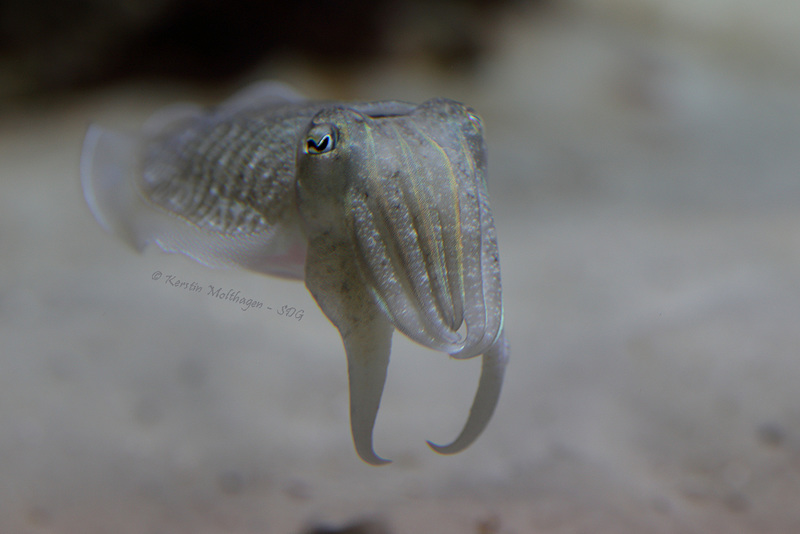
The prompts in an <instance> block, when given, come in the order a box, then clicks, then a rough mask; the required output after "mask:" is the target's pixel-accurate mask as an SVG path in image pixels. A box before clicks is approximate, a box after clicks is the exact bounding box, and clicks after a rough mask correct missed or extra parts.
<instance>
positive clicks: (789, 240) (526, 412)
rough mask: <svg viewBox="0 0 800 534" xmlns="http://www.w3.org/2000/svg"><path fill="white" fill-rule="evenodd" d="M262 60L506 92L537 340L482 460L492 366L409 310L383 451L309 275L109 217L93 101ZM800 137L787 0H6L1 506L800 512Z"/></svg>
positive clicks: (741, 528)
mask: <svg viewBox="0 0 800 534" xmlns="http://www.w3.org/2000/svg"><path fill="white" fill-rule="evenodd" d="M259 79H277V80H281V81H283V82H286V83H288V84H290V85H292V86H294V87H295V88H296V89H297V90H298V91H300V92H302V93H304V94H306V95H308V96H309V97H311V98H325V99H329V98H333V99H341V100H379V99H401V100H407V101H412V102H421V101H424V100H426V99H428V98H432V97H436V96H445V97H449V98H453V99H456V100H460V101H463V102H465V103H467V104H469V105H470V106H472V107H474V108H475V109H477V110H478V111H479V112H480V113H481V115H482V116H483V118H484V121H485V124H486V132H487V142H488V145H489V171H490V184H489V185H490V194H491V196H492V207H493V210H494V215H495V219H496V223H497V228H498V235H499V241H500V253H501V263H502V268H503V283H504V290H505V291H504V300H505V307H506V325H507V326H506V328H507V332H508V335H509V339H510V341H511V344H512V351H513V352H512V360H511V364H510V367H509V371H508V377H507V382H506V385H505V389H504V392H503V396H502V398H501V402H500V405H499V407H498V409H497V412H496V414H495V416H494V420H493V421H492V423H491V424H490V426H489V427H488V429H487V430H486V432H485V433H484V435H483V436H482V437H481V438H480V439H479V440H478V441H477V442H476V443H475V444H474V445H473V446H472V447H471V448H469V449H468V450H466V451H465V452H463V453H461V454H459V455H456V456H453V457H441V456H438V455H436V454H434V453H433V452H431V451H430V450H429V449H428V448H427V446H426V445H425V442H424V440H425V439H430V440H432V441H434V442H446V441H448V440H450V439H452V438H453V436H455V434H456V433H457V432H458V430H459V429H460V426H461V424H462V423H463V421H464V418H465V417H466V414H467V411H468V408H469V403H470V400H471V399H472V396H473V393H474V389H475V386H476V383H477V376H478V371H479V369H478V367H479V362H477V361H466V362H465V361H455V360H450V359H448V358H447V357H446V355H443V354H439V353H435V352H433V351H428V350H425V349H423V348H421V347H419V346H416V345H414V344H413V343H411V342H409V341H408V340H406V339H404V338H403V337H402V336H400V335H397V336H396V337H395V342H394V349H393V353H392V362H391V365H390V368H389V379H388V383H387V389H386V392H385V395H384V399H383V403H382V406H381V410H380V413H379V416H378V422H377V427H376V434H375V439H376V450H377V452H378V453H379V454H381V455H383V456H386V457H388V458H391V459H393V460H394V463H393V464H391V465H390V466H386V467H380V468H376V467H370V466H367V465H366V464H363V463H362V462H361V461H360V460H359V459H358V457H357V456H356V454H355V452H354V451H353V447H352V443H351V438H350V431H349V421H348V411H347V378H346V368H345V360H344V354H343V350H342V348H341V341H340V339H339V336H338V333H337V332H336V330H335V329H334V328H333V326H332V325H331V324H330V323H328V321H327V320H326V319H325V317H324V316H323V315H322V313H321V312H320V310H319V309H318V308H317V307H316V305H315V303H314V302H313V300H312V298H311V297H310V295H309V294H308V292H307V291H306V289H305V287H304V286H303V284H301V283H293V282H286V281H282V280H277V279H271V278H267V277H264V276H259V275H256V274H253V273H248V272H244V271H233V270H231V271H215V270H209V269H205V268H203V267H202V266H200V265H197V264H195V263H193V262H191V261H190V260H189V259H187V258H184V257H182V256H181V257H178V256H174V255H165V254H161V253H159V252H157V251H156V250H148V251H146V253H144V254H141V255H140V254H136V253H135V252H133V251H131V250H129V249H127V248H125V246H124V245H123V243H122V242H121V241H119V240H117V239H116V238H114V237H113V236H110V235H107V234H105V233H104V232H103V231H102V229H101V228H100V226H99V225H98V224H97V223H96V222H95V221H94V220H93V218H92V216H91V214H90V213H89V210H88V209H87V207H86V205H85V202H84V200H83V198H82V195H81V192H80V187H79V178H78V167H79V158H80V148H81V143H82V140H83V136H84V133H85V131H86V128H87V126H88V125H89V124H90V123H92V122H97V123H100V124H103V125H105V126H108V127H112V128H120V129H136V128H138V127H139V126H140V125H141V124H142V123H143V122H144V121H145V120H146V118H147V117H148V116H149V115H150V114H152V113H153V112H154V111H156V110H157V109H158V108H160V107H162V106H164V105H168V104H171V103H174V102H176V101H189V102H198V103H201V104H207V105H212V104H214V103H216V102H219V101H220V100H222V99H224V98H226V97H227V96H228V95H229V94H231V93H232V92H234V91H236V90H237V89H239V88H240V87H242V86H244V85H246V84H247V83H249V82H251V81H254V80H259ZM798 139H800V5H796V4H794V3H792V2H784V1H782V0H764V1H762V2H758V3H753V2H746V1H744V0H691V1H689V0H677V1H672V2H666V1H663V0H595V1H591V2H590V1H586V0H548V1H538V2H534V1H528V2H525V1H511V0H507V1H500V2H496V1H495V2H490V1H488V0H484V1H481V0H473V1H468V0H464V1H457V0H450V1H448V0H439V1H434V2H422V1H421V0H418V1H404V2H400V1H398V0H377V1H371V2H367V1H360V0H354V1H351V2H346V1H336V0H329V1H327V2H323V1H318V0H308V1H305V2H298V3H291V2H268V1H261V2H256V1H248V0H234V1H229V2H215V1H213V0H200V1H189V0H140V1H133V0H111V1H109V0H62V1H56V0H0V532H3V533H40V532H41V533H43V532H52V533H81V534H94V533H104V532H115V533H153V534H156V533H176V532H187V533H188V532H191V533H221V532H226V533H266V532H268V533H289V534H299V533H312V532H317V533H320V532H327V533H332V532H351V533H361V534H364V533H372V534H374V533H384V534H385V533H420V532H437V533H468V532H472V533H479V534H487V533H493V534H494V533H509V534H510V533H528V532H530V533H577V532H590V533H593V534H602V533H615V534H620V533H629V532H630V533H651V532H653V533H717V532H719V533H725V534H731V533H733V534H736V533H787V534H788V533H796V532H800V507H798V503H799V502H800V387H798V385H800V329H798V328H797V327H796V323H797V320H798V318H800V210H799V209H798V208H800V179H798V170H797V169H798V168H800V151H798V150H797V146H796V145H797V142H798ZM157 272H159V273H162V276H167V275H173V276H176V277H177V278H180V279H182V280H186V281H192V282H196V283H198V284H201V285H208V284H213V285H217V286H222V287H225V288H233V289H235V290H238V291H241V293H242V294H244V295H246V296H248V297H251V298H253V299H256V300H259V301H262V302H264V304H265V306H270V307H273V308H280V307H282V306H288V307H294V308H297V309H302V310H304V313H303V316H302V318H300V319H299V320H298V319H297V317H294V318H288V317H286V316H279V315H277V314H276V313H273V312H269V311H266V310H263V309H260V310H259V309H251V310H248V311H242V310H241V309H240V308H239V307H237V306H235V305H232V304H230V303H228V302H225V301H220V300H218V299H211V298H208V297H207V296H206V295H204V294H196V293H192V292H188V291H184V290H180V289H177V288H173V287H170V286H167V285H165V284H164V283H163V278H161V279H158V280H156V279H155V278H157V276H156V273H157Z"/></svg>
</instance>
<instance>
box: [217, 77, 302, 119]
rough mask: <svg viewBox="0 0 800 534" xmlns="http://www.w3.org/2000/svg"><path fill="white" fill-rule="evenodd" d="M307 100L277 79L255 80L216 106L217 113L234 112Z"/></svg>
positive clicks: (226, 113)
mask: <svg viewBox="0 0 800 534" xmlns="http://www.w3.org/2000/svg"><path fill="white" fill-rule="evenodd" d="M304 100H307V99H306V98H305V97H304V96H303V95H301V94H300V93H298V92H297V91H295V90H294V89H293V88H291V87H290V86H288V85H286V84H285V83H281V82H276V81H258V82H253V83H251V84H250V85H248V86H245V87H244V88H243V89H240V90H239V92H237V93H235V94H234V95H233V96H231V97H230V98H229V99H227V100H226V101H225V102H223V103H222V104H220V105H219V106H218V107H217V108H216V112H217V113H221V114H225V115H228V114H231V115H232V114H234V113H239V112H240V111H244V110H246V109H250V108H254V107H266V106H279V105H281V104H292V103H297V102H303V101H304Z"/></svg>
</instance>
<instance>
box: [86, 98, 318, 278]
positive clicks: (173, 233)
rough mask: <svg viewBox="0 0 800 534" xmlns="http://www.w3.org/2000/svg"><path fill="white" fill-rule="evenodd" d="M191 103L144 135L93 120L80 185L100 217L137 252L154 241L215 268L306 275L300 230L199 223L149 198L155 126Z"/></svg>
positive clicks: (169, 124) (172, 121)
mask: <svg viewBox="0 0 800 534" xmlns="http://www.w3.org/2000/svg"><path fill="white" fill-rule="evenodd" d="M192 109H194V108H190V107H188V106H187V107H184V108H177V107H176V108H173V110H172V111H166V112H161V114H160V115H159V114H156V116H154V118H153V119H151V121H149V123H148V124H147V125H145V128H144V130H143V132H142V134H140V135H136V134H130V133H124V132H118V131H114V130H109V129H106V128H103V127H100V126H97V125H91V126H90V127H89V130H88V131H87V133H86V138H85V140H84V143H83V151H82V153H81V186H82V189H83V194H84V197H85V198H86V203H87V204H88V205H89V209H90V210H91V212H92V215H94V217H95V219H97V222H98V223H100V225H101V226H102V227H103V229H105V230H106V231H107V232H109V233H111V234H115V235H117V236H118V237H120V238H122V239H123V240H124V241H125V242H126V243H128V244H129V245H130V246H132V247H133V248H135V249H136V250H138V251H140V252H141V251H142V250H143V249H144V248H145V247H146V246H147V244H148V243H155V244H157V245H158V247H159V248H161V250H163V251H164V252H179V253H182V254H185V255H187V256H189V257H191V258H193V259H194V260H196V261H197V262H199V263H202V264H203V265H206V266H208V267H212V268H224V267H230V266H233V265H240V266H244V267H247V268H249V269H253V270H255V271H259V272H265V273H268V274H273V275H277V276H284V277H287V278H295V279H302V278H303V259H304V254H305V244H304V243H303V242H302V238H301V235H300V231H299V229H293V228H284V227H281V226H278V225H276V226H274V227H272V228H268V229H266V230H264V231H260V232H258V233H253V234H225V233H222V232H217V231H213V230H210V229H207V228H201V227H199V226H197V225H196V224H193V223H192V222H191V221H189V220H187V219H185V218H183V217H181V216H180V214H178V213H174V212H171V211H169V210H167V209H165V208H162V207H161V206H158V205H156V204H154V203H152V202H150V201H149V200H148V199H147V198H146V196H145V194H144V192H143V191H142V188H141V187H140V185H139V184H140V180H141V179H142V178H141V175H142V172H143V165H144V155H143V154H144V150H145V143H146V142H147V140H148V139H149V138H151V136H152V135H155V134H156V129H159V128H160V129H164V128H166V129H169V128H173V127H176V125H178V124H179V123H181V122H183V121H185V120H189V119H190V115H191V113H192Z"/></svg>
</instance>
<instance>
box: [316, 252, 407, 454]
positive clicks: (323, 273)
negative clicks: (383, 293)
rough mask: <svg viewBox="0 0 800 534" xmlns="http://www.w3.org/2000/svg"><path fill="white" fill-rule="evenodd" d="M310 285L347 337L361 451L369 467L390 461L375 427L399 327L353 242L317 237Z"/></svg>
mask: <svg viewBox="0 0 800 534" xmlns="http://www.w3.org/2000/svg"><path fill="white" fill-rule="evenodd" d="M306 286H307V287H308V290H309V291H310V292H311V294H312V295H313V297H314V299H315V300H316V301H317V304H319V306H320V308H321V309H322V311H323V312H324V313H325V315H327V317H328V318H329V319H330V320H331V322H332V323H333V324H334V325H335V326H336V328H338V330H339V333H340V334H341V336H342V342H343V343H344V348H345V352H346V354H347V375H348V381H349V385H350V425H351V430H352V434H353V442H354V444H355V448H356V452H357V453H358V455H359V456H360V457H361V459H362V460H364V461H365V462H367V463H369V464H372V465H382V464H385V463H388V462H389V461H388V460H385V459H383V458H381V457H380V456H378V455H377V454H375V451H374V450H373V446H372V429H373V427H374V426H375V417H376V416H377V414H378V408H379V406H380V402H381V395H382V394H383V386H384V383H385V382H386V368H387V367H388V365H389V353H390V351H391V345H392V333H393V332H394V327H393V326H392V324H391V323H390V322H389V321H388V320H387V319H386V317H385V316H384V314H383V313H381V311H380V310H379V309H378V307H377V306H376V304H375V302H374V300H373V299H372V297H371V295H370V294H369V290H368V289H367V287H366V286H365V285H364V283H363V281H362V280H361V277H360V275H359V273H358V270H357V269H356V266H355V264H354V262H353V250H352V245H351V244H350V243H347V242H342V241H339V240H334V241H329V240H328V239H326V238H324V237H319V238H316V239H312V241H311V243H310V247H309V252H308V256H307V258H306Z"/></svg>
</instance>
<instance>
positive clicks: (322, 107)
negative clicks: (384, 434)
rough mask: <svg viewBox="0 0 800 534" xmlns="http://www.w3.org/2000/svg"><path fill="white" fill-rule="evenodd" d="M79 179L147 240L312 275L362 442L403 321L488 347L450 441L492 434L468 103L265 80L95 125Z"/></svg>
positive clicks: (215, 258)
mask: <svg viewBox="0 0 800 534" xmlns="http://www.w3.org/2000/svg"><path fill="white" fill-rule="evenodd" d="M81 182H82V186H83V192H84V196H85V198H86V202H87V203H88V205H89V208H90V209H91V211H92V213H93V215H94V217H95V218H96V219H97V221H98V222H99V223H100V225H101V226H102V227H103V228H104V229H105V230H107V231H109V232H111V233H114V234H116V235H118V236H119V237H121V238H122V239H124V240H125V241H126V242H128V243H129V244H130V245H132V246H133V247H134V248H136V249H137V250H139V251H141V250H142V249H143V248H144V247H145V246H146V245H147V244H148V243H155V244H156V245H158V247H159V248H161V249H162V250H163V251H165V252H179V253H182V254H185V255H187V256H189V257H191V258H193V259H195V260H196V261H198V262H200V263H202V264H204V265H207V266H209V267H227V266H232V265H236V266H240V267H244V268H246V269H250V270H253V271H256V272H260V273H264V274H268V275H273V276H280V277H284V278H290V279H304V280H305V283H306V287H307V288H308V290H309V291H310V292H311V295H312V296H313V297H314V299H315V300H316V302H317V304H318V305H319V307H320V308H321V309H322V311H323V313H324V314H325V315H326V316H327V317H328V319H329V320H330V321H331V322H332V323H333V324H334V325H335V326H336V328H338V330H339V333H340V334H341V337H342V341H343V343H344V349H345V353H346V355H347V369H348V378H349V386H350V420H351V429H352V435H353V441H354V443H355V449H356V452H357V453H358V455H359V456H360V457H361V458H362V459H363V460H364V461H365V462H367V463H370V464H374V465H380V464H384V463H387V462H388V460H385V459H383V458H381V457H380V456H378V455H377V454H376V453H375V451H374V450H373V444H372V441H373V440H372V432H373V426H374V423H375V419H376V416H377V413H378V407H379V404H380V401H381V395H382V392H383V386H384V382H385V380H386V371H387V367H388V364H389V354H390V351H391V338H392V334H393V332H394V330H395V329H397V330H399V331H400V332H402V333H403V334H405V335H406V336H408V337H409V338H411V339H412V340H414V341H416V342H417V343H419V344H421V345H424V346H426V347H430V348H432V349H435V350H438V351H442V352H446V353H448V354H449V355H450V356H452V357H453V358H458V359H466V358H473V357H475V356H482V366H481V375H480V379H479V383H478V388H477V392H476V394H475V398H474V400H473V403H472V407H471V409H470V412H469V416H468V418H467V421H466V423H465V425H464V427H463V429H462V431H461V433H460V434H459V435H458V437H456V439H455V440H454V441H452V442H451V443H449V444H447V445H437V444H434V443H431V442H428V444H429V445H430V446H431V448H433V450H435V451H436V452H438V453H442V454H453V453H457V452H459V451H461V450H463V449H465V448H466V447H467V446H469V445H470V444H471V443H472V442H473V441H474V440H475V439H476V438H477V437H478V436H479V435H480V434H481V432H482V431H483V430H484V428H485V427H486V425H487V424H488V422H489V420H490V419H491V416H492V413H493V412H494V409H495V406H496V405H497V401H498V398H499V396H500V389H501V386H502V382H503V374H504V371H505V367H506V363H507V361H508V355H509V346H508V343H507V341H506V337H505V334H504V329H503V304H502V297H501V283H500V258H499V254H498V248H497V236H496V231H495V226H494V220H493V217H492V211H491V208H490V206H489V196H488V192H487V166H486V145H485V142H484V135H483V124H482V121H481V119H480V117H479V116H478V115H477V114H476V113H475V111H473V110H472V109H470V108H469V107H467V106H465V105H463V104H460V103H458V102H455V101H452V100H448V99H444V98H436V99H433V100H429V101H427V102H425V103H423V104H419V105H415V104H409V103H406V102H398V101H382V102H352V103H340V102H333V101H315V100H307V99H305V98H303V97H301V96H300V95H298V94H297V93H295V92H294V91H293V90H292V89H290V88H289V87H287V86H285V85H282V84H280V83H276V82H261V83H258V84H255V85H253V86H251V87H249V88H246V89H244V90H243V91H241V92H240V93H238V94H236V95H234V96H233V97H232V98H231V99H229V100H228V101H226V102H224V103H222V104H221V105H219V106H217V107H216V108H213V109H210V110H206V109H203V108H200V107H198V106H194V105H188V104H180V105H175V106H171V107H168V108H166V109H163V110H161V111H159V112H157V113H156V114H155V115H154V116H153V117H151V118H150V119H149V120H148V121H147V122H146V123H145V124H144V125H143V127H142V129H141V131H140V132H138V133H123V132H118V131H112V130H108V129H106V128H102V127H100V126H97V125H92V126H90V128H89V130H88V133H87V134H86V139H85V141H84V145H83V153H82V156H81Z"/></svg>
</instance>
